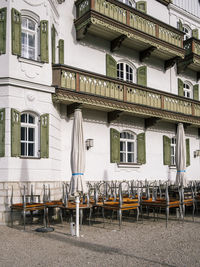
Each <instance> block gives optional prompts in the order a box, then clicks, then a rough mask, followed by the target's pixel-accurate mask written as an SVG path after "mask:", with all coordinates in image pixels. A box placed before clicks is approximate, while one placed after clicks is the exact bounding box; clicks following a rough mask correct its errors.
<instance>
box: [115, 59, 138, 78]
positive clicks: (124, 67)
mask: <svg viewBox="0 0 200 267" xmlns="http://www.w3.org/2000/svg"><path fill="white" fill-rule="evenodd" d="M121 64H122V66H123V70H121V69H119V66H120V65H121ZM127 66H128V68H130V69H131V70H132V80H131V79H130V75H131V73H130V72H127V69H126V67H127ZM119 73H123V77H120V76H121V75H119ZM127 74H128V75H129V79H127ZM117 79H118V80H120V81H125V82H130V83H136V67H135V66H134V65H133V64H132V63H131V62H129V61H126V60H119V61H118V62H117Z"/></svg>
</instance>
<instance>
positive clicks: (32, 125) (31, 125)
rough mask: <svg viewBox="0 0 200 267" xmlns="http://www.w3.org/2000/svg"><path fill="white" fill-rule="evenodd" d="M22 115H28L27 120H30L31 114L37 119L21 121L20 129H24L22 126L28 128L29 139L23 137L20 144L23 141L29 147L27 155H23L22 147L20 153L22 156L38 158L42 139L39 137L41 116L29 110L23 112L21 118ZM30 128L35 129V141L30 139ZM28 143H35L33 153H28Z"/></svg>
mask: <svg viewBox="0 0 200 267" xmlns="http://www.w3.org/2000/svg"><path fill="white" fill-rule="evenodd" d="M22 115H27V121H28V118H29V116H32V117H33V118H34V120H35V121H34V123H29V122H21V125H20V130H21V129H22V127H23V128H25V129H26V135H27V140H22V139H21V140H20V145H21V144H22V143H26V144H27V149H26V154H25V155H22V149H21V150H20V151H21V152H20V155H21V157H26V158H38V157H39V140H40V138H39V116H38V115H36V114H34V113H32V112H29V111H24V112H22V113H21V118H22ZM29 128H32V129H34V140H33V141H30V140H28V129H29ZM28 144H34V150H33V152H34V153H33V155H28Z"/></svg>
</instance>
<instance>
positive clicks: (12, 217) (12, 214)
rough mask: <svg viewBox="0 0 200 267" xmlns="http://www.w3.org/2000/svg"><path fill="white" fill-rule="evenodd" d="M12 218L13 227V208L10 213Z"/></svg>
mask: <svg viewBox="0 0 200 267" xmlns="http://www.w3.org/2000/svg"><path fill="white" fill-rule="evenodd" d="M10 217H11V218H10V219H11V227H13V209H11V213H10Z"/></svg>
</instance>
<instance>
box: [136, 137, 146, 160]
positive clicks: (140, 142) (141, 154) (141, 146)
mask: <svg viewBox="0 0 200 267" xmlns="http://www.w3.org/2000/svg"><path fill="white" fill-rule="evenodd" d="M137 162H138V163H141V164H145V163H146V145H145V133H141V134H138V135H137Z"/></svg>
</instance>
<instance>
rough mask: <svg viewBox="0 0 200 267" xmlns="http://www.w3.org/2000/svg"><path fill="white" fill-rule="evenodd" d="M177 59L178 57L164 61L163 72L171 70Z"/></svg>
mask: <svg viewBox="0 0 200 267" xmlns="http://www.w3.org/2000/svg"><path fill="white" fill-rule="evenodd" d="M179 58H180V57H178V56H177V57H173V58H170V59H168V60H166V61H165V66H164V68H165V71H166V70H168V69H170V68H172V67H173V66H174V65H175V64H176V62H177V61H178V59H179Z"/></svg>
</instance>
